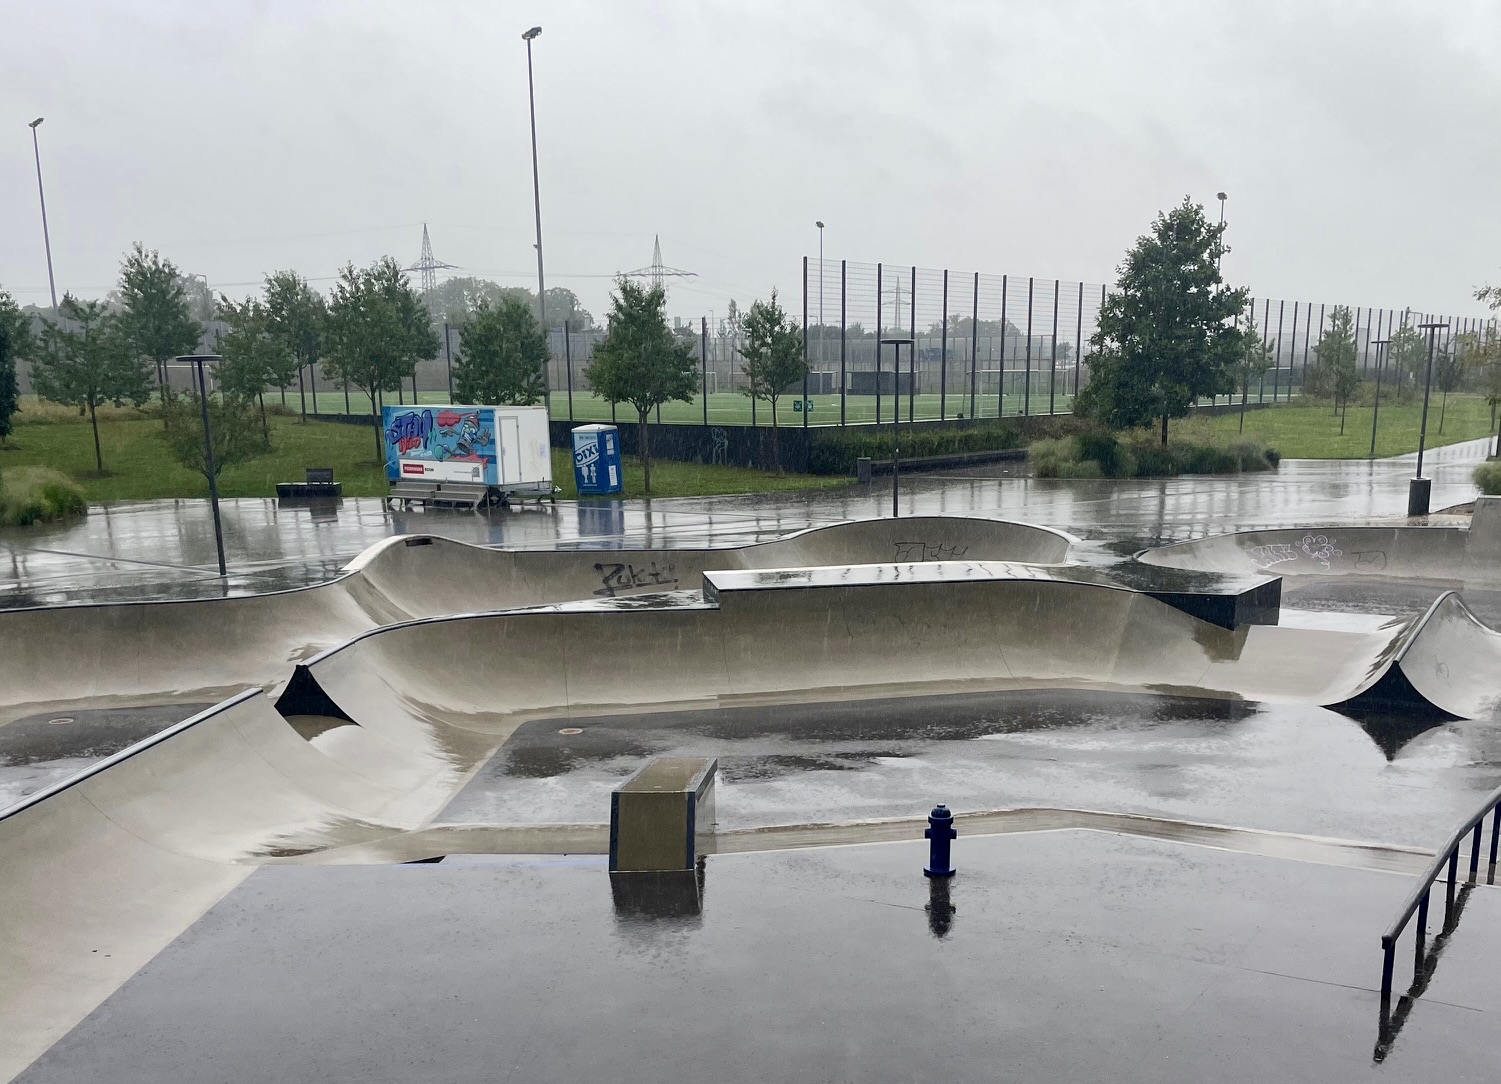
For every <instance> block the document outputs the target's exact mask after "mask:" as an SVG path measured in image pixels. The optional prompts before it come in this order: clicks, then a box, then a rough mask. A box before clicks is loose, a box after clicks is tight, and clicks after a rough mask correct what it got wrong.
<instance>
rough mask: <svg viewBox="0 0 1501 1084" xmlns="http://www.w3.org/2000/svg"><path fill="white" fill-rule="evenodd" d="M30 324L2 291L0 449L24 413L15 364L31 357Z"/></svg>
mask: <svg viewBox="0 0 1501 1084" xmlns="http://www.w3.org/2000/svg"><path fill="white" fill-rule="evenodd" d="M31 339H32V337H31V321H30V320H28V319H27V318H26V314H25V313H23V312H22V311H21V309H20V306H18V305H17V304H16V301H15V298H13V297H11V296H10V294H8V293H6V292H5V291H4V290H0V447H3V446H4V445H5V442H6V441H7V440H9V439H10V432H11V418H13V417H14V416H15V414H16V412H17V411H19V410H20V409H21V385H20V382H19V381H18V380H17V378H16V361H17V359H19V358H25V357H28V356H29V355H30V354H31Z"/></svg>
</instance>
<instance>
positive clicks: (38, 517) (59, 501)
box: [0, 460, 89, 527]
mask: <svg viewBox="0 0 1501 1084" xmlns="http://www.w3.org/2000/svg"><path fill="white" fill-rule="evenodd" d="M0 462H3V460H0ZM88 510H89V503H88V500H87V499H86V498H85V497H84V495H83V490H82V489H80V488H79V486H78V483H76V482H74V481H73V480H72V479H71V478H69V477H68V476H67V475H65V474H63V473H61V472H60V471H55V470H52V469H51V468H49V467H11V468H9V469H7V470H5V471H0V527H29V526H31V525H32V524H33V523H53V522H55V521H57V520H60V519H68V518H70V517H73V516H82V515H86V514H87V513H88Z"/></svg>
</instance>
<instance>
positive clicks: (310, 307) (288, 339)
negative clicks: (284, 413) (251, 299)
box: [265, 271, 328, 419]
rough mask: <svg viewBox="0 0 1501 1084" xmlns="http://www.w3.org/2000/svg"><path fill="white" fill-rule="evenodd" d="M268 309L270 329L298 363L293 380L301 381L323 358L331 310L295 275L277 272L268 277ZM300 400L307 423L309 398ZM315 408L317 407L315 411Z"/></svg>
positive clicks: (293, 273)
mask: <svg viewBox="0 0 1501 1084" xmlns="http://www.w3.org/2000/svg"><path fill="white" fill-rule="evenodd" d="M265 307H266V323H267V327H268V328H269V330H270V332H271V334H272V335H273V336H274V337H275V338H277V339H279V340H280V341H281V344H282V345H283V346H284V347H285V348H286V349H287V351H288V353H290V354H291V355H292V357H293V358H295V359H296V364H297V369H296V372H295V374H294V376H296V377H297V378H298V379H299V381H300V379H301V376H302V370H303V369H311V368H312V367H313V366H314V365H316V364H318V359H319V358H320V357H321V356H322V352H323V340H324V332H325V328H326V326H327V323H328V307H327V306H326V305H325V304H324V302H323V295H322V294H320V293H319V292H318V291H317V290H315V289H313V288H312V287H311V286H310V285H308V282H307V280H306V279H304V278H303V277H302V276H301V275H299V274H298V273H297V272H296V271H278V272H276V273H275V274H273V275H267V276H266V302H265ZM288 385H289V386H290V381H289V382H288ZM278 386H280V385H278ZM300 399H301V404H302V415H303V418H304V419H306V417H307V397H306V396H301V397H300ZM316 406H317V404H314V407H315V409H316Z"/></svg>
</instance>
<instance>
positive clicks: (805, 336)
mask: <svg viewBox="0 0 1501 1084" xmlns="http://www.w3.org/2000/svg"><path fill="white" fill-rule="evenodd" d="M821 270H822V269H821V268H820V271H821ZM776 421H777V419H775V418H773V419H772V424H773V425H775V424H776ZM803 428H804V429H806V428H808V257H806V256H804V257H803ZM781 469H782V465H781V464H780V463H778V464H777V470H781Z"/></svg>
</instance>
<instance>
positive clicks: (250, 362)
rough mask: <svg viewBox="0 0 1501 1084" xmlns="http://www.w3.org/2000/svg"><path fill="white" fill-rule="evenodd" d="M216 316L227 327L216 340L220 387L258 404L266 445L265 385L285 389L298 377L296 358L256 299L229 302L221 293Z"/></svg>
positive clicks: (268, 433) (269, 428)
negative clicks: (222, 335)
mask: <svg viewBox="0 0 1501 1084" xmlns="http://www.w3.org/2000/svg"><path fill="white" fill-rule="evenodd" d="M219 315H220V317H221V318H222V319H223V320H224V322H225V323H226V324H228V325H229V330H228V331H227V332H225V334H224V337H223V338H222V339H220V340H219V353H220V355H221V356H222V357H223V360H222V361H221V362H220V363H219V365H218V367H217V368H216V369H215V371H214V377H215V379H216V380H217V381H218V382H219V387H220V388H222V389H223V390H224V391H225V392H227V393H229V394H231V395H237V396H239V397H240V398H241V399H253V400H255V402H256V403H257V404H258V405H259V407H260V416H261V434H262V436H264V437H265V440H266V444H267V446H268V447H269V446H270V443H271V426H270V424H269V423H268V422H267V420H266V388H267V387H268V386H269V387H273V388H286V387H288V386H289V385H290V384H291V383H292V381H294V380H296V379H297V369H298V364H297V358H296V357H295V356H294V355H293V354H292V352H291V351H290V350H288V349H287V344H286V342H285V341H283V339H282V338H281V337H280V336H278V335H275V334H273V333H272V330H271V321H270V318H269V317H268V315H267V313H266V306H265V305H263V304H262V303H261V302H260V301H259V300H258V299H256V298H247V299H246V300H244V301H231V300H230V299H229V298H227V297H224V296H222V295H221V296H220V298H219Z"/></svg>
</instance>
